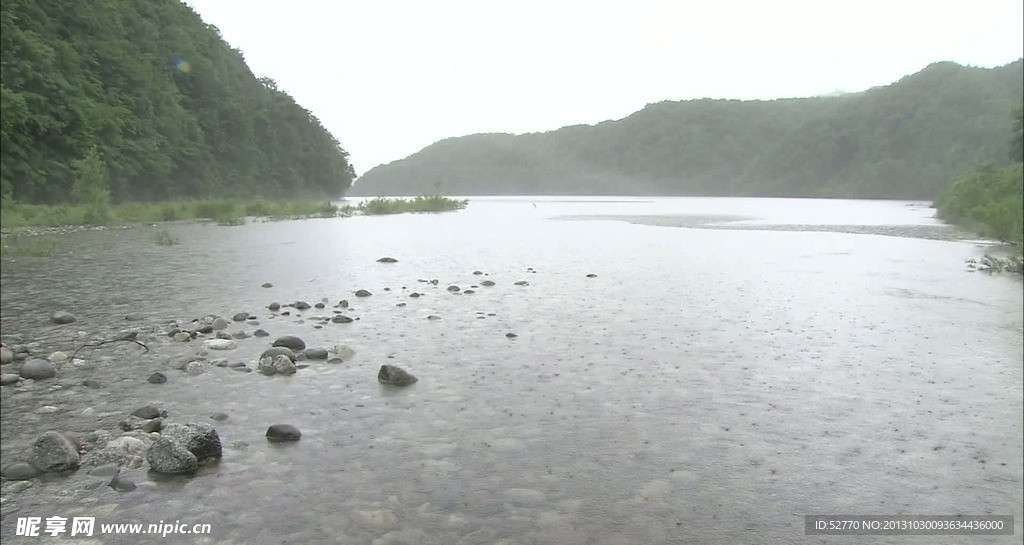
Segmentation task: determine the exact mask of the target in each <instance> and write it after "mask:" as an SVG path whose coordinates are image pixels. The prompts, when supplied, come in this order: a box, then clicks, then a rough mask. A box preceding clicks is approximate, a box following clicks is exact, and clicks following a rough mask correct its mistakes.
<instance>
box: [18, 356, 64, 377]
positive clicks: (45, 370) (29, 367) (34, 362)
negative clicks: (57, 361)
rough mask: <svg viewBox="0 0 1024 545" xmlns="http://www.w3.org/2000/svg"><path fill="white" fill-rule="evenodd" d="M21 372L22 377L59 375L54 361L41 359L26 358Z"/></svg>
mask: <svg viewBox="0 0 1024 545" xmlns="http://www.w3.org/2000/svg"><path fill="white" fill-rule="evenodd" d="M19 374H20V375H21V378H30V379H34V380H42V379H46V378H53V377H54V376H56V375H57V366H55V365H54V364H53V363H52V362H49V361H46V360H41V359H30V360H25V363H23V364H22V365H21V370H20V372H19Z"/></svg>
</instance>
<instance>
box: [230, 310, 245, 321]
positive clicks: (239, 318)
mask: <svg viewBox="0 0 1024 545" xmlns="http://www.w3.org/2000/svg"><path fill="white" fill-rule="evenodd" d="M231 319H232V320H234V321H236V322H244V321H246V320H248V319H249V313H248V312H239V313H236V314H235V315H234V316H232V317H231Z"/></svg>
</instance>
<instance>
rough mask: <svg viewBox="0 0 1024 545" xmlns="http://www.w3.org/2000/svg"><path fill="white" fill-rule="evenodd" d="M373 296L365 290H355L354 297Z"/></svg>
mask: <svg viewBox="0 0 1024 545" xmlns="http://www.w3.org/2000/svg"><path fill="white" fill-rule="evenodd" d="M371 295H373V294H372V293H370V292H369V291H367V290H356V297H369V296H371Z"/></svg>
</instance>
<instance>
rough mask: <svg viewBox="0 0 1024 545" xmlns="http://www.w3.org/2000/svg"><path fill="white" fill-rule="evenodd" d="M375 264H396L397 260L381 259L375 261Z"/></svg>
mask: <svg viewBox="0 0 1024 545" xmlns="http://www.w3.org/2000/svg"><path fill="white" fill-rule="evenodd" d="M377 263H398V260H397V259H395V258H393V257H382V258H380V259H378V260H377Z"/></svg>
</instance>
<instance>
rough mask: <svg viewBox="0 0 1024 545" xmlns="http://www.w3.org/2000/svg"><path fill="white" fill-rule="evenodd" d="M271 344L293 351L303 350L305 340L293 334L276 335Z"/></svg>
mask: <svg viewBox="0 0 1024 545" xmlns="http://www.w3.org/2000/svg"><path fill="white" fill-rule="evenodd" d="M271 346H283V347H285V348H289V349H291V350H294V351H299V350H305V349H306V342H305V341H303V340H302V339H300V338H298V337H296V336H294V335H285V336H283V337H278V338H277V340H276V341H274V344H272V345H271Z"/></svg>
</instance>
